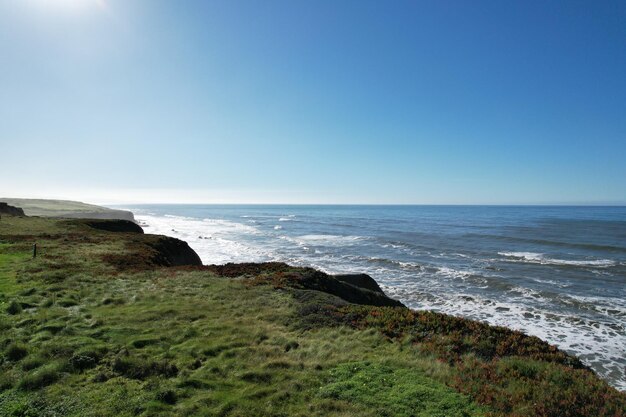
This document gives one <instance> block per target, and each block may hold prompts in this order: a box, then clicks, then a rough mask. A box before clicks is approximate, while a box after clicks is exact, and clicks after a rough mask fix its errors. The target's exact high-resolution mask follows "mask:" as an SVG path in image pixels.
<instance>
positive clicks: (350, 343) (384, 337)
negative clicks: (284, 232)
mask: <svg viewBox="0 0 626 417" xmlns="http://www.w3.org/2000/svg"><path fill="white" fill-rule="evenodd" d="M144 239H146V240H145V241H147V240H148V239H150V237H149V236H143V235H130V234H124V233H104V232H96V231H90V230H89V229H88V228H87V227H86V226H84V225H83V224H80V223H72V222H69V223H68V222H65V221H56V220H44V219H30V218H24V219H18V218H6V219H5V218H3V219H2V221H1V222H0V242H2V243H0V301H1V302H2V309H1V310H0V415H2V416H5V415H6V416H31V415H32V416H38V415H63V416H109V415H110V416H136V415H140V416H159V415H163V416H170V415H180V416H259V415H263V416H384V415H389V416H412V415H414V416H482V415H493V416H501V415H514V416H534V415H544V416H551V415H559V414H554V412H555V410H561V409H566V410H567V408H564V407H563V404H565V405H566V407H569V409H571V410H574V411H573V412H572V413H570V414H567V415H572V416H573V415H580V416H583V415H590V416H591V415H611V416H613V417H615V416H622V415H623V413H622V411H621V408H620V407H622V405H623V404H626V402H624V396H623V395H622V394H619V393H617V392H616V391H615V390H613V389H612V388H610V387H608V386H607V385H606V383H604V382H603V381H600V380H599V379H598V378H597V377H595V375H594V374H593V373H591V372H590V371H587V370H584V369H574V368H573V367H571V366H570V365H568V363H567V361H568V360H569V359H567V357H565V356H561V354H560V353H559V352H552V351H550V350H548V351H547V352H548V353H549V354H550V355H552V356H545V355H544V353H545V352H544V350H542V349H544V347H543V345H540V344H537V342H536V341H534V339H533V341H531V342H527V341H526V340H525V339H519V340H518V339H517V336H515V337H514V338H513V339H509V338H510V337H511V336H510V334H509V333H506V332H504V333H502V332H500V331H499V330H493V328H490V327H488V326H487V327H481V326H482V325H473V324H467V321H460V322H457V321H454V320H452V319H447V318H446V317H447V316H440V315H439V316H428V315H419V314H408V313H407V311H408V310H405V309H402V308H399V307H396V308H374V307H367V306H362V307H356V306H353V305H350V304H347V303H346V302H344V301H342V300H340V299H338V298H337V297H335V296H332V295H329V294H326V293H323V292H319V291H312V290H307V289H302V288H301V287H298V288H291V287H289V285H288V284H285V285H283V284H282V283H283V282H287V281H284V280H282V278H281V280H279V281H280V282H281V285H276V281H277V280H276V279H274V278H275V277H273V276H269V277H268V279H269V280H270V281H271V282H272V283H273V284H271V285H266V284H265V283H264V280H263V279H252V280H251V279H249V278H248V279H244V278H238V277H234V278H228V277H223V276H218V275H216V274H215V272H212V271H210V270H205V269H202V268H160V267H151V268H148V267H146V268H136V267H134V266H133V267H132V268H124V267H120V265H116V264H115V263H112V262H114V260H115V259H118V258H115V257H114V256H113V257H112V256H111V255H120V254H123V255H124V256H131V257H137V258H141V257H142V256H148V254H149V253H150V252H149V251H148V250H147V249H145V248H143V246H142V245H143V244H142V242H144ZM35 240H36V241H37V243H38V246H39V247H40V255H39V256H38V257H37V258H36V259H31V252H30V249H31V245H32V242H33V241H35ZM146 259H148V258H146ZM139 264H141V263H139ZM270 275H271V274H270ZM11 303H14V304H17V305H19V306H20V308H21V309H17V310H16V311H15V312H14V313H13V314H9V312H7V310H6V309H7V307H8V306H9V305H10V304H11ZM392 323H395V324H392ZM418 323H421V324H419V325H418ZM469 323H473V322H469ZM485 331H488V332H492V333H489V334H490V335H491V336H493V337H492V339H493V340H494V342H493V343H494V345H493V346H487V347H484V346H483V347H482V348H476V346H478V345H479V344H478V343H475V342H472V341H471V340H472V337H474V336H475V335H476V334H477V333H476V332H485ZM428 332H430V333H428ZM480 334H482V333H480ZM420 335H421V336H420ZM425 335H429V337H428V340H425V339H424V340H422V339H420V338H419V337H418V336H420V337H425ZM511 340H512V341H513V342H514V343H517V345H519V346H522V347H524V348H523V349H522V348H519V349H518V350H516V351H511V352H512V353H511V352H509V351H508V350H507V349H509V348H510V346H508V345H507V343H513V342H511ZM443 341H446V342H445V343H444V342H443ZM459 341H464V342H463V343H464V344H463V343H461V344H459V345H458V346H465V347H466V349H464V350H463V349H460V348H458V346H457V343H460V342H459ZM446 343H447V344H446ZM517 345H516V346H517ZM481 346H482V345H481ZM497 349H501V350H502V352H503V355H504V356H503V357H502V358H500V357H498V356H493V355H492V354H491V353H489V354H487V353H485V352H492V351H493V352H495V351H496V350H497ZM450 351H453V352H455V353H454V355H452V356H448V354H447V353H446V354H444V353H445V352H450ZM442 352H444V353H442ZM481 352H482V353H483V356H481ZM529 352H530V353H529ZM513 353H514V354H515V355H526V354H528V355H530V354H531V353H532V355H536V356H537V357H536V358H535V359H532V358H531V357H530V356H528V357H523V358H521V357H520V358H519V359H516V358H518V357H517V356H515V355H513ZM490 355H491V356H490ZM529 361H530V362H529ZM560 392H564V393H565V394H566V395H561V394H560ZM584 392H588V395H587V396H586V397H585V396H584V395H582V394H581V393H584ZM542 393H547V394H546V395H543V394H542ZM597 393H602V395H604V396H602V395H600V396H599V397H598V398H599V399H600V400H601V401H603V402H604V403H605V405H602V404H599V403H598V401H596V400H594V399H593V398H591V396H593V395H595V394H597ZM548 395H549V397H548ZM572 398H582V400H580V401H582V402H580V401H579V402H578V403H576V402H571V401H570V400H571V399H572ZM529 399H530V400H529ZM529 401H530V402H529ZM559 401H561V403H560V402H559ZM563 401H570V402H568V403H562V402H563ZM534 403H536V404H539V405H535V406H532V404H534ZM529 404H531V405H530V406H529ZM602 407H604V408H602ZM611 407H612V408H611ZM598 410H600V411H601V412H604V411H607V410H608V411H607V412H606V413H605V414H601V413H600V412H598ZM611 410H612V411H613V414H609V413H608V412H609V411H611ZM576 413H578V414H576ZM620 413H621V414H620Z"/></svg>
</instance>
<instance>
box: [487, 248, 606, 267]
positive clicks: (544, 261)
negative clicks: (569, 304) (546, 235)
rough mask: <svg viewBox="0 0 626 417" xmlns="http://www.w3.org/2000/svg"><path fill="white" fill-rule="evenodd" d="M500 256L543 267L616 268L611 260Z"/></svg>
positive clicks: (527, 254)
mask: <svg viewBox="0 0 626 417" xmlns="http://www.w3.org/2000/svg"><path fill="white" fill-rule="evenodd" d="M498 255H501V256H504V257H507V258H513V259H509V260H510V261H511V262H528V263H537V264H541V265H568V266H591V267H598V268H606V267H609V266H614V265H615V261H612V260H610V259H594V260H569V259H554V258H546V257H545V256H544V254H542V253H535V252H498Z"/></svg>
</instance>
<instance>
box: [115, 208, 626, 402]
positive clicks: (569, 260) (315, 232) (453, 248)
mask: <svg viewBox="0 0 626 417" xmlns="http://www.w3.org/2000/svg"><path fill="white" fill-rule="evenodd" d="M126 208H128V209H130V210H132V211H133V212H134V213H135V215H136V218H137V219H138V220H139V222H140V223H141V225H142V226H143V227H144V228H145V230H146V232H147V233H158V234H166V235H170V236H174V237H177V238H180V239H183V240H185V241H187V242H189V243H190V245H191V246H192V248H194V249H195V250H196V251H197V252H198V254H199V255H200V256H201V258H202V260H203V262H204V263H205V264H210V263H217V264H221V263H227V262H252V261H257V262H258V261H283V262H288V263H290V264H294V265H302V266H312V267H315V268H319V269H322V270H324V271H326V272H329V273H342V272H344V273H349V272H364V273H367V274H370V275H371V276H372V277H374V278H375V279H376V280H377V281H378V282H379V283H380V284H381V285H382V287H383V288H384V290H385V292H386V293H387V294H388V295H390V296H392V297H396V298H398V299H400V300H401V301H402V302H404V303H405V304H407V305H408V306H409V307H412V308H419V309H433V310H437V311H441V312H445V313H450V314H454V315H460V316H464V317H470V318H474V319H479V320H482V321H486V322H489V323H492V324H498V325H503V326H508V327H511V328H515V329H518V330H522V331H524V332H526V333H528V334H532V335H536V336H539V337H541V338H543V339H545V340H547V341H549V342H550V343H553V344H556V345H557V346H559V347H561V348H563V349H565V350H566V351H568V352H571V353H574V354H576V355H578V356H579V357H580V358H581V359H582V360H583V361H584V362H585V363H586V364H587V365H589V366H591V367H592V368H593V369H594V370H595V371H596V372H598V374H599V375H601V376H602V377H603V378H605V379H606V380H607V381H609V382H610V383H611V384H613V385H614V386H616V387H618V388H620V389H622V390H624V389H626V207H563V206H561V207H557V206H553V207H533V206H524V207H520V206H517V207H516V206H319V205H318V206H294V205H291V206H289V205H286V206H275V205H229V206H227V205H222V206H220V205H141V206H133V207H126Z"/></svg>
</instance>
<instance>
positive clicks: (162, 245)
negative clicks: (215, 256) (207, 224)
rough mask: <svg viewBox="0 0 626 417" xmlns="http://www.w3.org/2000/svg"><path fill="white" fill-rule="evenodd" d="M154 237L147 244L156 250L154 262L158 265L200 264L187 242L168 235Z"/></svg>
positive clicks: (198, 258)
mask: <svg viewBox="0 0 626 417" xmlns="http://www.w3.org/2000/svg"><path fill="white" fill-rule="evenodd" d="M154 236H155V237H156V239H153V241H152V242H149V243H148V245H149V246H150V247H152V248H153V249H155V250H156V252H157V254H156V257H155V258H154V262H155V263H156V264H157V265H160V266H200V265H202V261H201V260H200V257H199V256H198V254H197V253H196V252H195V251H194V250H193V249H191V248H190V247H189V245H188V244H187V242H185V241H182V240H179V239H176V238H173V237H169V236H158V235H154Z"/></svg>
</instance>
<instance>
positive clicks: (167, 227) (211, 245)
mask: <svg viewBox="0 0 626 417" xmlns="http://www.w3.org/2000/svg"><path fill="white" fill-rule="evenodd" d="M135 218H136V219H137V221H139V222H140V223H141V224H145V225H147V227H149V230H150V233H155V234H162V235H166V236H172V237H176V238H178V239H182V240H184V241H186V242H187V243H188V244H189V246H191V248H192V249H194V250H195V251H196V252H197V253H198V255H199V256H200V259H202V263H204V264H223V263H227V262H262V261H268V260H275V256H274V255H273V254H272V253H271V252H269V251H267V250H265V249H264V248H263V247H261V246H252V245H250V244H248V243H245V239H242V237H243V236H245V235H248V236H255V235H258V234H260V231H259V230H258V229H256V228H255V227H253V226H250V225H247V224H242V223H236V222H231V221H228V220H221V219H202V220H200V219H193V218H189V217H182V216H171V215H168V216H152V215H143V214H138V215H136V216H135Z"/></svg>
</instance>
